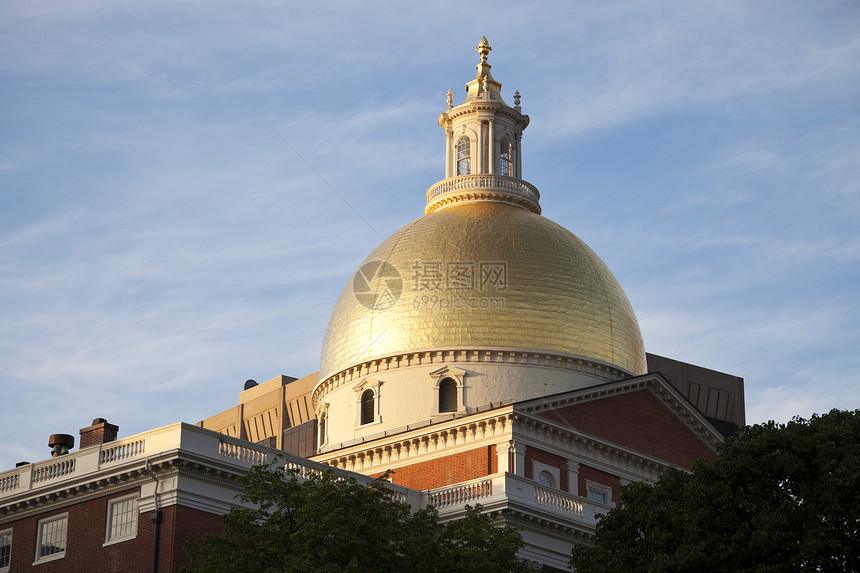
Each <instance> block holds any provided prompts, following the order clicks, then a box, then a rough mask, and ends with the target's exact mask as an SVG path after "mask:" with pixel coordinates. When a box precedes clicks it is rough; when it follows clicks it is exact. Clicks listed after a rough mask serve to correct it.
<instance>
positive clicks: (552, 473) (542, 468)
mask: <svg viewBox="0 0 860 573" xmlns="http://www.w3.org/2000/svg"><path fill="white" fill-rule="evenodd" d="M544 472H546V473H548V474H549V477H551V478H552V483H553V485H552V487H553V489H561V471H560V470H559V469H558V468H557V467H555V466H550V465H547V464H542V463H540V462H536V461H535V460H532V478H533V479H534V480H535V481H536V482H537V483H538V484H540V485H542V486H543V487H547V486H546V485H544V484H542V483H540V479H538V478H539V477H540V474H542V473H544Z"/></svg>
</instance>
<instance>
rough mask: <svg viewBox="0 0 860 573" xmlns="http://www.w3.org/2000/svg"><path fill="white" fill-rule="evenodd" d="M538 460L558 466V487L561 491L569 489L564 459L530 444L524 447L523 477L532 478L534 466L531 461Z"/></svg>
mask: <svg viewBox="0 0 860 573" xmlns="http://www.w3.org/2000/svg"><path fill="white" fill-rule="evenodd" d="M533 461H535V462H540V463H542V464H546V465H548V466H552V467H554V468H558V471H559V489H561V490H562V491H570V490H569V489H568V487H567V466H566V465H565V462H566V460H565V459H564V458H563V457H561V456H557V455H555V454H551V453H549V452H545V451H543V450H539V449H537V448H533V447H532V446H528V447H527V448H526V467H525V477H527V478H528V479H535V478H534V475H535V473H534V466H533V465H532V462H533Z"/></svg>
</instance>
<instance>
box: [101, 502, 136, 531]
mask: <svg viewBox="0 0 860 573" xmlns="http://www.w3.org/2000/svg"><path fill="white" fill-rule="evenodd" d="M137 514H138V511H137V498H128V499H121V500H118V501H113V502H111V504H110V510H109V516H108V519H109V520H110V522H109V525H108V538H107V540H108V541H113V540H117V539H123V538H127V537H133V536H134V535H136V534H137Z"/></svg>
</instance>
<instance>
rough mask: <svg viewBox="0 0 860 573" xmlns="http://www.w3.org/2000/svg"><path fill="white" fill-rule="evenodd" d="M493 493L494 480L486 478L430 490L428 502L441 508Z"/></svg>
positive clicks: (471, 500)
mask: <svg viewBox="0 0 860 573" xmlns="http://www.w3.org/2000/svg"><path fill="white" fill-rule="evenodd" d="M491 495H493V480H491V479H485V480H481V481H479V482H476V483H467V484H457V485H453V486H448V487H443V488H438V489H432V490H430V491H429V492H428V499H427V503H428V504H429V505H432V506H433V507H436V508H440V507H448V506H451V505H462V504H466V503H469V502H473V501H475V500H477V499H481V498H484V497H489V496H491Z"/></svg>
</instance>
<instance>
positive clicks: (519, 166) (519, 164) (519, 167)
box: [514, 131, 523, 179]
mask: <svg viewBox="0 0 860 573" xmlns="http://www.w3.org/2000/svg"><path fill="white" fill-rule="evenodd" d="M522 137H523V134H522V132H520V131H518V132H517V133H516V135H515V136H514V140H515V141H516V153H517V174H516V177H517V178H519V179H522V178H523V150H522V149H521V147H522Z"/></svg>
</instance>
